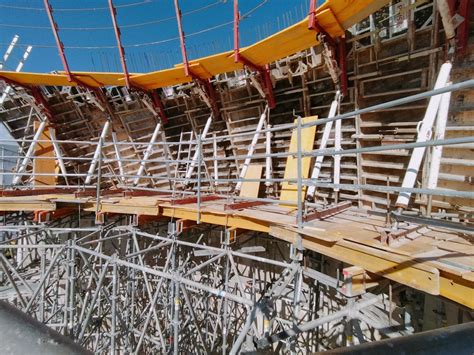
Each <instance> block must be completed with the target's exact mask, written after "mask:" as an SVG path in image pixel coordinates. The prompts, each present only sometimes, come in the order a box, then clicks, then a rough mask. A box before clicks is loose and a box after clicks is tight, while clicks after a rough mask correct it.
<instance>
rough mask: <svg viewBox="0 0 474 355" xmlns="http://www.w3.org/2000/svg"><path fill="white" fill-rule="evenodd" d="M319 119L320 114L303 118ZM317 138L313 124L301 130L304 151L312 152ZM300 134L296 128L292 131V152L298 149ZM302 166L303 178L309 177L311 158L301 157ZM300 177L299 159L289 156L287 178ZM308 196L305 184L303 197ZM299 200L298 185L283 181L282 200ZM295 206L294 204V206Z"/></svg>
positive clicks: (303, 121) (312, 120) (304, 119)
mask: <svg viewBox="0 0 474 355" xmlns="http://www.w3.org/2000/svg"><path fill="white" fill-rule="evenodd" d="M317 119H318V116H310V117H305V118H303V119H302V123H303V124H304V123H308V122H314V121H316V120H317ZM297 123H298V122H297V120H295V124H297ZM315 138H316V126H311V127H307V128H303V129H302V130H301V149H302V151H303V152H310V151H312V150H313V146H314V139H315ZM297 139H298V134H297V130H296V129H294V130H293V132H292V133H291V140H290V149H289V152H290V153H296V152H297V150H298V140H297ZM301 163H302V168H301V176H302V178H303V179H307V178H308V177H309V170H310V167H311V158H310V157H306V158H302V159H301ZM297 177H298V159H296V157H292V156H289V157H288V158H287V159H286V166H285V175H284V178H285V179H296V178H297ZM305 196H306V188H305V187H304V186H303V190H302V198H303V199H304V197H305ZM297 200H298V186H297V184H296V183H288V182H283V183H282V186H281V194H280V201H293V202H296V201H297ZM293 207H294V206H293Z"/></svg>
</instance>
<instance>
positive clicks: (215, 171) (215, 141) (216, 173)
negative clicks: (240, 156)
mask: <svg viewBox="0 0 474 355" xmlns="http://www.w3.org/2000/svg"><path fill="white" fill-rule="evenodd" d="M213 136H214V141H213V142H212V146H213V148H214V158H217V139H216V134H215V133H214V135H213ZM218 169H219V164H218V161H217V159H214V180H215V182H214V185H215V186H217V185H219V182H218V180H219V170H218Z"/></svg>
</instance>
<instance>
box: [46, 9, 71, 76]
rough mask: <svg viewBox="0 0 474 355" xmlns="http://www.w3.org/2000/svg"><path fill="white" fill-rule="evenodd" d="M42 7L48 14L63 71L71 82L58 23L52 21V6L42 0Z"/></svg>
mask: <svg viewBox="0 0 474 355" xmlns="http://www.w3.org/2000/svg"><path fill="white" fill-rule="evenodd" d="M44 7H45V9H46V13H47V14H48V18H49V23H50V24H51V30H52V31H53V35H54V39H55V40H56V46H57V47H58V51H59V57H60V58H61V62H62V64H63V68H64V71H65V72H66V76H67V80H68V81H69V82H72V81H74V80H73V77H72V74H71V70H69V64H68V62H67V59H66V55H65V53H64V45H63V42H61V38H60V37H59V33H58V25H57V24H56V22H55V21H54V17H53V8H52V6H51V5H50V3H49V1H48V0H44Z"/></svg>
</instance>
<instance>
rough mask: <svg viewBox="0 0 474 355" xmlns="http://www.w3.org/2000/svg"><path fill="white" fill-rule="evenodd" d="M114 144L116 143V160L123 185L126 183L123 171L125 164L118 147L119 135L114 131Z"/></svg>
mask: <svg viewBox="0 0 474 355" xmlns="http://www.w3.org/2000/svg"><path fill="white" fill-rule="evenodd" d="M112 142H113V143H114V150H115V158H116V159H117V165H118V168H119V174H120V180H122V182H123V183H125V182H126V179H125V177H124V176H125V170H124V169H123V162H122V158H121V156H120V150H119V148H118V146H117V133H115V132H114V131H112Z"/></svg>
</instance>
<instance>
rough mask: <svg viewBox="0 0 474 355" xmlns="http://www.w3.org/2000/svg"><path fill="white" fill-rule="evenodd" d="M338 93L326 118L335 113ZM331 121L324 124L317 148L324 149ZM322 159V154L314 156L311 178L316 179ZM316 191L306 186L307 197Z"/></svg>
mask: <svg viewBox="0 0 474 355" xmlns="http://www.w3.org/2000/svg"><path fill="white" fill-rule="evenodd" d="M339 95H340V92H339V91H337V92H336V97H335V98H334V101H333V102H332V103H331V108H330V109H329V115H328V118H332V117H334V116H335V115H336V111H337V106H338V104H339ZM332 122H333V121H329V122H328V123H326V124H325V125H324V131H323V136H322V138H321V144H320V145H319V149H326V146H327V143H328V140H329V135H330V134H331V129H332ZM323 160H324V155H319V156H317V157H316V161H315V162H314V167H313V172H312V173H311V180H317V179H318V178H319V173H320V172H321V166H322V164H323ZM315 191H316V186H308V193H307V195H308V197H313V196H314V193H315Z"/></svg>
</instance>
